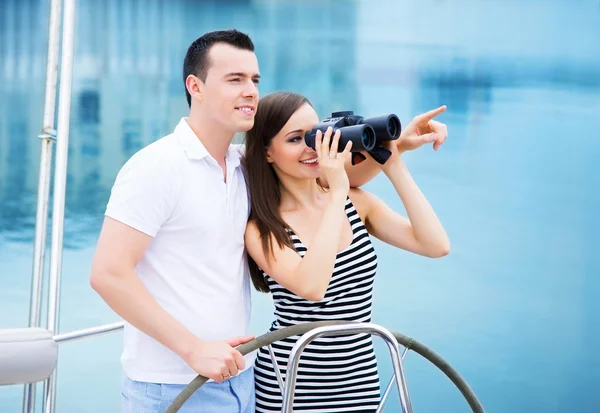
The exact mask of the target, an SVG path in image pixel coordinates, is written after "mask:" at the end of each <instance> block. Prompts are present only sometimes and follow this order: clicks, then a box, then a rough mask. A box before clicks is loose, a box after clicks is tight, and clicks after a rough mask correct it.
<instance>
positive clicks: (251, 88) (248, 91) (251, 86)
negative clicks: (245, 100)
mask: <svg viewBox="0 0 600 413" xmlns="http://www.w3.org/2000/svg"><path fill="white" fill-rule="evenodd" d="M244 96H247V97H256V96H258V86H257V85H256V83H254V81H253V80H252V79H249V80H248V82H247V83H246V87H245V88H244Z"/></svg>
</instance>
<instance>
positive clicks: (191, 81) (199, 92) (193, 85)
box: [185, 75, 204, 101]
mask: <svg viewBox="0 0 600 413" xmlns="http://www.w3.org/2000/svg"><path fill="white" fill-rule="evenodd" d="M185 87H186V89H187V91H188V93H189V94H190V96H191V97H192V100H194V99H195V100H199V101H202V98H203V89H204V82H202V81H201V80H200V79H199V78H197V77H196V76H194V75H189V76H188V77H187V79H185Z"/></svg>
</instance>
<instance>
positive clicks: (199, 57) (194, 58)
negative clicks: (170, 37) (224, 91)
mask: <svg viewBox="0 0 600 413" xmlns="http://www.w3.org/2000/svg"><path fill="white" fill-rule="evenodd" d="M217 43H225V44H228V45H231V46H233V47H236V48H238V49H242V50H249V51H251V52H253V51H254V43H252V40H250V37H249V36H248V35H247V34H245V33H242V32H239V31H237V30H234V29H232V30H220V31H215V32H208V33H206V34H204V35H203V36H201V37H199V38H197V39H196V40H194V42H193V43H192V44H191V45H190V47H189V48H188V51H187V53H186V55H185V59H184V61H183V86H184V88H185V97H186V98H187V102H188V106H190V107H192V97H191V96H190V93H189V92H188V90H187V87H185V80H186V79H187V77H188V76H189V75H194V76H197V77H198V78H199V79H200V80H202V81H203V82H204V81H206V75H207V73H208V68H209V67H210V62H209V61H208V52H209V51H210V48H211V47H212V46H214V45H215V44H217Z"/></svg>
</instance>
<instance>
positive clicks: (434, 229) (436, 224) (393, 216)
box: [350, 157, 450, 258]
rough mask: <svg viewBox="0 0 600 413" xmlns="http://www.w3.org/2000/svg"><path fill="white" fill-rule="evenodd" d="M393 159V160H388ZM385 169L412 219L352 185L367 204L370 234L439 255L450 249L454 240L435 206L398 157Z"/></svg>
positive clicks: (393, 243)
mask: <svg viewBox="0 0 600 413" xmlns="http://www.w3.org/2000/svg"><path fill="white" fill-rule="evenodd" d="M388 163H389V161H388ZM388 163H386V166H385V167H384V173H385V174H386V175H387V176H388V178H389V179H390V181H391V182H392V184H393V185H394V188H395V189H396V192H397V194H398V196H399V197H400V199H401V200H402V203H403V204H404V207H405V209H406V212H407V214H408V219H407V218H405V217H403V216H402V215H400V214H398V213H397V212H395V211H393V210H392V209H391V208H390V207H389V206H387V205H386V204H385V203H384V202H383V201H381V200H380V199H379V198H377V197H376V196H374V195H372V194H370V193H368V192H366V191H362V190H360V189H352V191H351V192H350V196H351V197H354V198H358V199H357V200H358V201H359V202H358V203H359V205H362V206H363V211H364V212H363V214H364V216H365V225H366V226H367V230H368V231H369V233H370V234H372V235H373V236H375V237H376V238H378V239H380V240H381V241H383V242H386V243H388V244H390V245H393V246H395V247H398V248H401V249H404V250H407V251H410V252H413V253H415V254H419V255H424V256H426V257H431V258H439V257H443V256H445V255H447V254H448V253H449V252H450V242H449V240H448V237H447V235H446V232H445V231H444V228H443V227H442V224H441V223H440V221H439V219H438V217H437V216H436V214H435V212H434V210H433V208H432V207H431V205H430V204H429V202H427V199H426V198H425V196H424V195H423V194H422V193H421V190H420V189H419V187H418V186H417V184H416V183H415V181H414V180H413V179H412V177H411V176H410V173H409V172H408V169H407V168H406V165H405V164H404V162H402V161H401V160H400V158H399V157H398V158H397V159H395V160H394V161H393V162H391V163H390V164H389V165H388Z"/></svg>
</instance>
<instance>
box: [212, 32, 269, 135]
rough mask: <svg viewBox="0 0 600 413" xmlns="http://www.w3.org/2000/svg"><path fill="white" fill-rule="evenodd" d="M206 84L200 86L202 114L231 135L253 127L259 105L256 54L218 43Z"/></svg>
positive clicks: (214, 47) (213, 52)
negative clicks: (203, 111)
mask: <svg viewBox="0 0 600 413" xmlns="http://www.w3.org/2000/svg"><path fill="white" fill-rule="evenodd" d="M208 63H209V68H208V72H207V75H206V81H205V82H204V83H203V84H202V83H201V84H200V88H201V93H202V99H201V107H202V108H203V109H202V110H205V111H206V114H207V115H208V117H209V119H211V120H214V121H215V122H217V123H219V124H221V125H222V126H223V127H224V128H225V129H227V130H228V131H230V132H232V133H236V132H246V131H248V130H249V129H251V128H252V126H253V125H254V113H255V110H256V105H257V103H258V81H259V78H260V75H259V72H258V60H257V59H256V55H255V54H254V52H251V51H249V50H243V49H238V48H235V47H233V46H230V45H228V44H224V43H217V44H215V45H214V46H212V47H211V48H210V50H209V52H208Z"/></svg>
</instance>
